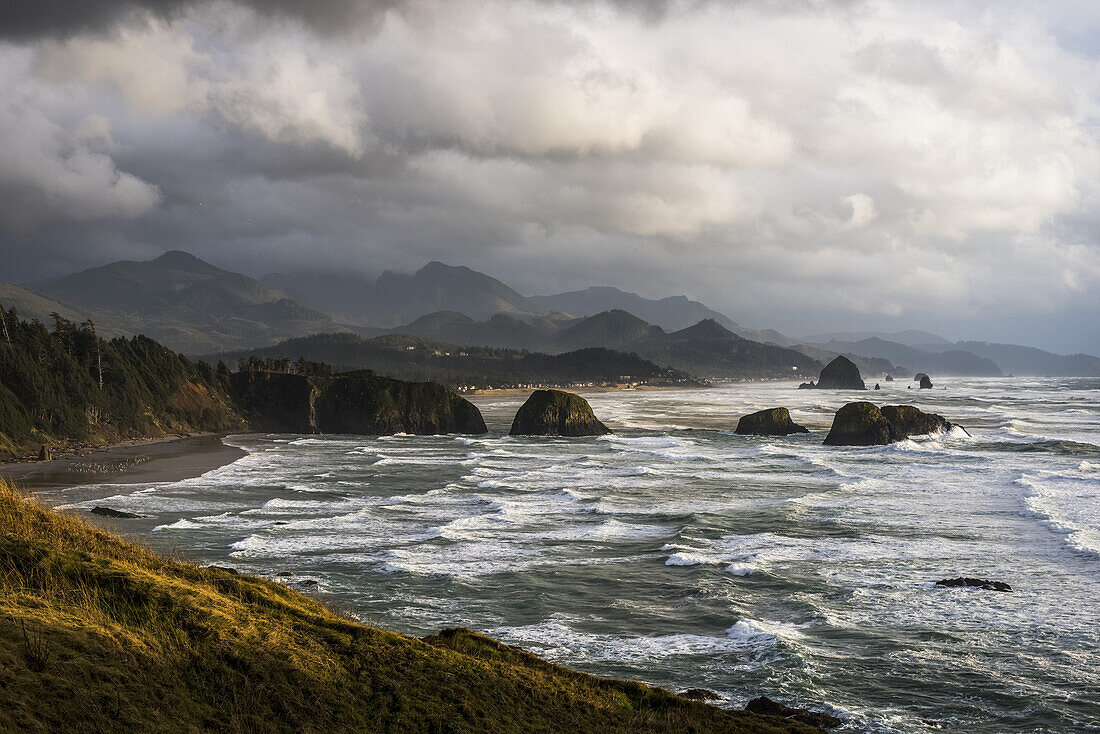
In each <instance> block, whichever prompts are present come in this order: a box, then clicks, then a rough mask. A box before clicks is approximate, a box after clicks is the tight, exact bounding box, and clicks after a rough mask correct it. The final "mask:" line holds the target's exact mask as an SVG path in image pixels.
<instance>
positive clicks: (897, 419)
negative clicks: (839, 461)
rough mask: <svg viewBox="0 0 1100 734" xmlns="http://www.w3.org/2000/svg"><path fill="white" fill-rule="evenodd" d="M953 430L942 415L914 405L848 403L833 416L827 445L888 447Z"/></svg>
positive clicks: (952, 425) (826, 438)
mask: <svg viewBox="0 0 1100 734" xmlns="http://www.w3.org/2000/svg"><path fill="white" fill-rule="evenodd" d="M953 427H954V424H952V423H949V422H948V421H947V420H945V419H944V418H943V416H940V415H936V414H935V413H925V412H924V411H922V410H920V409H919V408H915V407H913V406H912V405H885V406H883V407H882V408H881V409H880V408H878V406H876V405H874V404H873V403H868V402H858V403H848V404H847V405H845V406H844V407H842V408H841V409H840V410H838V411H837V412H836V415H835V416H834V417H833V425H832V427H831V428H830V429H829V435H828V436H826V437H825V444H826V445H828V446H885V445H886V444H889V443H894V442H895V441H901V440H904V439H906V438H910V437H911V436H923V435H926V434H929V433H943V432H947V431H949V430H951V429H952V428H953Z"/></svg>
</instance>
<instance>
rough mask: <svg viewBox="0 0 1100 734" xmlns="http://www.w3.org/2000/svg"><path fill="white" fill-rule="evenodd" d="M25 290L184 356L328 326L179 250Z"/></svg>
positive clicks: (312, 313) (321, 317)
mask: <svg viewBox="0 0 1100 734" xmlns="http://www.w3.org/2000/svg"><path fill="white" fill-rule="evenodd" d="M28 289H29V290H32V291H34V292H35V293H37V294H39V295H40V296H43V297H45V298H49V299H53V300H55V301H58V302H60V303H62V304H66V305H67V306H68V307H70V308H71V309H73V310H74V311H77V312H79V313H81V314H84V315H86V316H87V317H89V318H91V319H93V320H94V321H95V322H96V323H98V324H100V328H104V329H105V331H107V330H110V331H111V332H113V333H127V334H139V333H140V334H144V335H146V336H148V337H150V338H153V339H155V340H157V341H159V342H161V343H163V344H165V345H167V346H169V347H171V348H173V349H177V350H180V351H183V352H187V353H191V354H194V353H200V352H211V351H215V350H218V349H229V348H234V347H243V346H254V345H257V344H271V343H274V342H275V341H278V340H279V339H282V338H286V337H289V336H296V335H300V334H309V333H314V332H317V331H322V330H328V331H331V330H332V328H333V324H332V319H331V318H330V317H329V316H328V315H326V314H324V313H321V312H320V311H316V310H314V309H311V308H307V307H305V306H303V305H301V304H300V303H298V302H296V301H294V300H292V299H290V298H288V297H287V296H286V294H284V293H282V292H280V291H276V290H272V289H270V288H267V287H265V286H263V285H261V284H260V283H259V282H258V281H256V280H254V279H252V278H249V277H247V276H245V275H241V274H240V273H232V272H229V271H226V270H221V269H220V268H217V267H214V266H213V265H211V264H210V263H207V262H203V261H202V260H199V259H198V258H196V257H194V256H192V255H189V254H187V253H185V252H168V253H165V254H164V255H161V256H160V257H158V258H156V259H155V260H150V261H147V262H134V261H121V262H116V263H111V264H109V265H103V266H101V267H98V268H92V269H90V270H83V271H81V272H79V273H73V274H72V275H67V276H65V277H63V278H56V279H52V280H45V281H39V282H37V283H31V284H29V285H28ZM62 315H64V313H63V312H62Z"/></svg>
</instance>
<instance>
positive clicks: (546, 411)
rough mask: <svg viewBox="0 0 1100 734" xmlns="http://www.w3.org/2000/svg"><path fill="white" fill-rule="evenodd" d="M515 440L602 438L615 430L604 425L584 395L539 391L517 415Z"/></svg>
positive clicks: (514, 427) (510, 432)
mask: <svg viewBox="0 0 1100 734" xmlns="http://www.w3.org/2000/svg"><path fill="white" fill-rule="evenodd" d="M508 433H509V435H512V436H602V435H604V434H606V433H611V430H610V429H609V428H608V427H607V426H605V425H604V424H603V423H600V421H598V420H597V419H596V416H595V414H593V412H592V406H591V405H589V404H588V401H587V400H585V399H584V398H582V397H581V396H580V395H574V394H573V393H570V392H565V391H563V390H535V391H534V392H533V393H531V397H529V398H527V402H526V403H524V404H523V405H522V406H521V407H520V409H519V410H518V411H517V412H516V417H515V420H513V421H512V430H511V431H509V432H508Z"/></svg>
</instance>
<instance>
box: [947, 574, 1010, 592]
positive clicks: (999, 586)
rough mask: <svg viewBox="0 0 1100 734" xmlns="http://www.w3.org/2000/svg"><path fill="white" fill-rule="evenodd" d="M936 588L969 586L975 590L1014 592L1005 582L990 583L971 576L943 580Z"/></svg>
mask: <svg viewBox="0 0 1100 734" xmlns="http://www.w3.org/2000/svg"><path fill="white" fill-rule="evenodd" d="M936 586H949V587H959V586H969V587H972V588H975V589H985V590H986V591H1012V587H1011V586H1009V585H1008V584H1006V583H1005V582H1004V581H989V580H987V579H976V578H971V577H969V576H960V577H958V578H957V579H941V580H939V581H937V582H936Z"/></svg>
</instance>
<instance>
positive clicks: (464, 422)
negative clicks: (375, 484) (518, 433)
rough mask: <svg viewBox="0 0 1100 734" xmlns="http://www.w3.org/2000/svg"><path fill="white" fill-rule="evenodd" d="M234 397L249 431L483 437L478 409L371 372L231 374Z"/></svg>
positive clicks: (424, 385)
mask: <svg viewBox="0 0 1100 734" xmlns="http://www.w3.org/2000/svg"><path fill="white" fill-rule="evenodd" d="M231 389H232V392H233V397H234V399H235V400H236V402H237V404H238V405H239V406H240V408H241V411H242V412H243V413H244V415H245V417H246V418H247V419H248V422H249V425H250V426H251V427H252V428H253V429H254V430H260V431H272V432H280V431H287V432H293V433H359V434H364V435H386V434H393V433H412V434H420V435H426V434H427V435H430V434H437V433H485V431H486V428H485V421H484V420H483V419H482V417H481V411H479V410H478V409H477V407H476V406H474V405H473V404H472V403H471V402H469V401H468V400H466V399H464V398H462V397H460V396H459V395H457V394H456V393H454V392H452V391H451V390H448V389H447V388H445V387H443V386H442V385H437V384H435V383H431V382H404V381H402V380H394V379H390V378H387V377H379V376H377V375H375V374H373V373H371V372H349V373H346V374H342V375H331V376H329V375H323V376H306V375H296V374H284V373H277V372H262V371H257V372H249V371H247V370H245V371H241V372H237V373H235V374H234V375H233V376H232V378H231Z"/></svg>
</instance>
